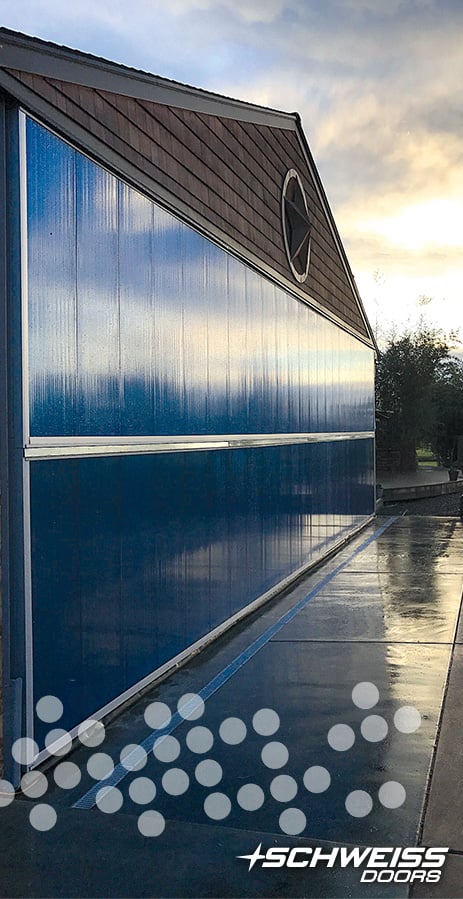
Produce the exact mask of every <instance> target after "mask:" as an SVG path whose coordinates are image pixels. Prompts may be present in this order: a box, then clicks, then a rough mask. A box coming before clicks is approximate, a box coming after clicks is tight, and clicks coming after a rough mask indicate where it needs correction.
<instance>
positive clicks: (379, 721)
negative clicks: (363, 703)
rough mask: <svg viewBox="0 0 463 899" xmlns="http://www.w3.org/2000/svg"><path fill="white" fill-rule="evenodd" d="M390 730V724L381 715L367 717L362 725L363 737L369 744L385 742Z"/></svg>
mask: <svg viewBox="0 0 463 899" xmlns="http://www.w3.org/2000/svg"><path fill="white" fill-rule="evenodd" d="M388 730H389V728H388V723H387V721H386V719H385V718H382V716H381V715H367V717H366V718H364V719H363V721H362V723H361V725H360V732H361V734H362V737H363V738H364V740H368V742H369V743H379V741H380V740H384V738H385V737H386V736H387V732H388Z"/></svg>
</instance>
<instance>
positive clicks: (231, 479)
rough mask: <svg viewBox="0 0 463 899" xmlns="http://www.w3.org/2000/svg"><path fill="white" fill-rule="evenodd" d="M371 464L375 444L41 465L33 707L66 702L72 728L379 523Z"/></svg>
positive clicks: (35, 476) (35, 471) (34, 477)
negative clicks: (352, 533)
mask: <svg viewBox="0 0 463 899" xmlns="http://www.w3.org/2000/svg"><path fill="white" fill-rule="evenodd" d="M371 454H372V441H371V440H365V441H346V442H345V443H337V442H334V443H326V444H313V445H302V446H301V445H300V446H282V447H266V448H259V449H249V448H248V449H238V450H231V451H213V452H201V453H179V454H166V455H160V456H135V457H130V458H113V459H111V458H106V459H83V460H79V461H70V460H62V461H59V462H34V463H32V464H31V496H32V534H33V555H32V562H33V566H32V569H33V617H34V690H35V699H36V700H37V699H39V698H40V696H43V695H46V694H48V693H51V694H58V695H59V696H60V698H61V699H62V700H63V701H64V705H65V709H66V710H67V711H66V715H67V716H68V717H67V718H66V721H65V723H64V726H67V727H71V726H73V725H75V724H76V723H78V722H79V721H80V720H82V719H83V718H84V717H85V716H86V715H89V714H91V713H92V712H94V711H96V710H97V709H98V708H100V707H102V706H103V705H104V704H105V703H107V702H109V701H110V700H111V699H113V698H114V697H115V696H117V695H119V694H121V693H122V692H123V691H124V690H125V689H127V688H129V687H130V686H132V685H133V684H134V683H136V682H137V681H138V680H140V679H141V678H143V677H144V676H146V675H147V674H149V673H150V672H151V671H153V670H154V669H156V668H157V667H159V665H161V664H162V663H164V662H166V661H167V660H168V659H170V658H172V657H173V656H174V655H176V654H177V653H178V652H180V651H181V650H183V649H185V648H186V647H187V646H189V645H191V644H192V643H193V642H194V641H195V640H197V639H199V638H200V637H201V636H203V635H204V634H206V633H208V631H209V630H211V628H212V627H214V626H216V625H217V624H219V623H221V622H223V621H224V620H226V619H227V618H228V617H229V616H230V615H231V614H232V613H233V612H235V611H237V610H238V609H239V608H242V607H243V606H244V605H246V604H247V603H249V602H250V601H251V600H253V599H255V598H256V597H257V596H259V595H260V594H262V593H263V592H264V591H265V590H267V589H268V588H269V587H271V586H273V585H275V584H277V583H278V582H279V581H280V580H281V579H282V578H283V577H285V576H286V575H288V574H290V573H291V572H292V571H294V569H296V568H298V567H299V566H301V565H303V564H304V563H306V562H308V561H310V560H311V559H314V558H316V557H318V556H319V555H320V554H322V553H323V552H326V550H327V548H329V546H330V545H332V543H333V541H335V540H336V539H339V537H340V536H341V535H342V534H347V532H348V531H349V530H351V529H352V527H353V526H354V525H355V524H357V523H359V522H360V521H361V520H362V519H363V518H364V517H365V516H366V515H368V514H370V512H371V510H372V507H373V492H374V491H373V484H372V479H371V476H365V471H367V470H368V469H369V467H370V466H369V463H370V461H371ZM334 471H335V472H336V473H337V476H336V477H333V472H334ZM37 726H38V733H39V735H41V734H42V735H43V733H42V731H41V730H40V727H41V725H40V723H39V722H38V724H37Z"/></svg>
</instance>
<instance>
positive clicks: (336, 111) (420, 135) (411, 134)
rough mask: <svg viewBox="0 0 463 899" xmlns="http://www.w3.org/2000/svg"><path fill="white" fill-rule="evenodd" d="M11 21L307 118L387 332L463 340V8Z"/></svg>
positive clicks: (173, 11)
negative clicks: (405, 328)
mask: <svg viewBox="0 0 463 899" xmlns="http://www.w3.org/2000/svg"><path fill="white" fill-rule="evenodd" d="M0 24H1V25H4V26H6V27H8V28H13V29H16V30H18V31H23V32H25V33H27V34H31V35H35V36H37V37H41V38H43V39H45V40H51V41H55V42H56V43H59V44H65V45H67V46H70V47H74V48H77V49H79V50H84V51H87V52H89V53H94V54H97V55H99V56H105V57H107V58H108V59H111V60H114V61H116V62H120V63H124V64H127V65H131V66H134V67H136V68H140V69H145V70H147V71H150V72H153V73H155V74H158V75H163V76H165V77H168V78H173V79H175V80H178V81H184V82H186V83H188V84H192V85H195V86H197V87H202V88H205V89H208V90H212V91H217V92H219V93H222V94H226V95H228V96H232V97H237V98H239V99H242V100H248V101H252V102H255V103H259V104H263V105H267V106H271V107H274V108H280V109H284V110H287V111H294V110H297V111H298V112H299V113H300V114H301V116H302V122H303V126H304V130H305V133H306V135H307V138H308V141H309V144H310V146H311V148H312V151H313V153H314V156H315V160H316V162H317V165H318V168H319V171H320V174H321V176H322V180H323V182H324V185H325V189H326V192H327V194H328V198H329V200H330V203H331V207H332V209H333V212H334V216H335V219H336V222H337V225H338V228H339V231H340V233H341V237H342V239H343V242H344V245H345V247H346V250H347V254H348V257H349V260H350V263H351V266H352V269H353V271H354V274H355V277H356V280H357V284H358V287H359V289H360V293H361V295H362V298H363V300H364V303H365V306H366V309H367V312H368V314H369V316H370V319H371V322H372V325H373V327H374V328H376V327H378V329H379V331H384V330H387V329H388V328H389V327H390V326H391V324H395V325H396V326H397V327H398V328H399V329H400V327H401V326H402V325H403V323H404V322H406V321H407V319H408V320H410V321H411V322H413V321H415V320H416V318H417V317H418V315H420V314H421V313H423V311H425V313H426V316H427V318H428V320H429V321H431V322H432V323H435V324H437V325H439V326H441V327H443V328H444V329H446V330H450V329H456V328H458V327H459V326H460V323H461V324H462V329H461V337H462V339H463V321H462V315H461V311H460V310H461V308H462V304H461V289H462V284H463V3H462V2H461V0H323V2H322V0H221V2H215V0H165V2H162V0H132V2H131V3H130V4H128V3H127V2H125V0H124V2H122V0H100V2H99V3H98V4H96V3H95V2H94V0H79V2H78V3H76V4H65V3H63V2H62V0H3V3H2V5H1V19H0ZM423 296H425V297H431V298H432V300H431V301H430V302H427V303H426V304H425V305H423V301H422V300H421V301H420V300H419V298H420V297H423Z"/></svg>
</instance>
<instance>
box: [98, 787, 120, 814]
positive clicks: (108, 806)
mask: <svg viewBox="0 0 463 899" xmlns="http://www.w3.org/2000/svg"><path fill="white" fill-rule="evenodd" d="M123 802H124V797H123V795H122V793H121V791H120V790H118V789H117V787H102V788H101V790H98V793H97V794H96V804H97V806H98V808H99V809H100V812H104V813H105V815H114V813H115V812H118V811H119V809H120V808H122V804H123Z"/></svg>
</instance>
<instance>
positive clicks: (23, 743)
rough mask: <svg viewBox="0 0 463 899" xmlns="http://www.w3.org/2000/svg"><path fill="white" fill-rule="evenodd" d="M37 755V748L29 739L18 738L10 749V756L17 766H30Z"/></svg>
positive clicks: (33, 741)
mask: <svg viewBox="0 0 463 899" xmlns="http://www.w3.org/2000/svg"><path fill="white" fill-rule="evenodd" d="M38 754H39V747H38V745H37V743H36V742H35V740H31V738H30V737H20V739H19V740H15V741H14V743H13V745H12V747H11V755H12V756H13V758H14V760H15V762H18V764H19V765H31V764H32V762H33V761H34V759H35V757H36V756H37V755H38Z"/></svg>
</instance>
